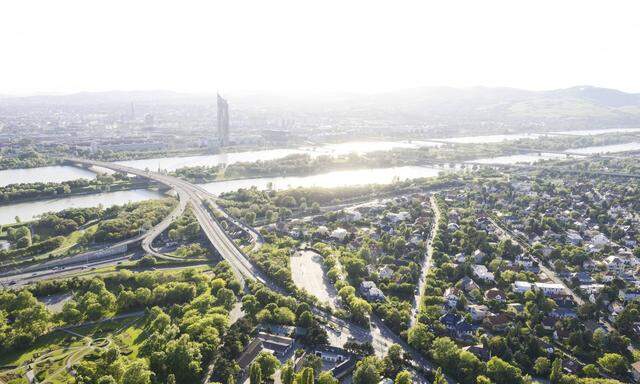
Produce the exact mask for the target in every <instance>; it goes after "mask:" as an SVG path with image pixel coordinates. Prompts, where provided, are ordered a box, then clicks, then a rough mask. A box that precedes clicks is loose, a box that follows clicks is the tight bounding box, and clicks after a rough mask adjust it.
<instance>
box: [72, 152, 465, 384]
mask: <svg viewBox="0 0 640 384" xmlns="http://www.w3.org/2000/svg"><path fill="white" fill-rule="evenodd" d="M65 161H66V162H68V163H71V164H77V165H83V166H97V167H102V168H106V169H110V170H113V171H116V172H122V173H127V174H132V175H136V176H140V177H145V178H149V179H152V180H154V181H156V182H158V183H160V184H163V185H165V186H167V187H168V188H171V189H173V190H175V191H176V193H177V195H178V198H179V199H180V207H182V209H185V208H186V207H187V206H190V207H191V209H192V211H193V213H194V215H195V217H196V218H197V219H198V222H199V223H200V226H201V227H202V230H203V232H204V233H205V235H206V236H207V238H208V239H209V241H210V242H211V244H213V246H214V247H215V248H216V250H217V251H218V253H219V254H220V256H221V257H222V258H223V259H224V260H226V261H227V262H228V263H229V265H231V268H232V269H233V270H234V272H235V274H236V276H237V277H238V278H239V279H240V280H241V282H242V283H244V282H245V279H253V280H256V281H258V282H260V283H262V284H264V285H265V286H267V287H268V288H270V289H272V290H274V291H276V292H279V293H281V294H284V295H287V296H289V295H290V293H289V292H287V291H285V290H284V289H283V288H282V287H281V286H280V284H278V282H275V281H272V279H271V278H269V277H268V276H266V275H265V274H264V273H263V272H262V271H261V270H259V269H258V268H256V267H255V266H254V265H253V264H252V263H251V262H250V261H249V260H248V259H247V257H246V256H245V255H244V254H243V253H242V251H241V250H240V248H239V247H238V246H237V245H236V244H235V243H234V242H233V240H232V239H230V238H229V236H228V235H227V233H226V232H225V231H224V230H223V229H222V227H221V226H220V223H219V222H218V220H217V219H216V218H215V217H214V216H213V215H212V214H211V212H210V211H209V209H208V207H207V206H206V205H205V204H207V203H210V204H215V203H213V202H210V199H211V195H210V194H209V193H208V192H207V191H206V190H204V189H203V188H201V187H199V186H196V185H193V184H191V183H189V182H186V181H184V180H181V179H179V178H176V177H173V176H168V175H163V174H161V173H157V172H149V171H144V170H140V169H137V168H132V167H128V166H124V165H120V164H115V163H108V162H102V161H95V160H86V159H77V158H69V159H65ZM183 204H184V206H183ZM180 207H179V208H180ZM214 207H215V205H214ZM175 213H177V211H174V213H172V214H171V215H170V216H169V217H168V218H167V219H166V220H163V222H162V223H161V224H160V225H158V226H156V227H155V228H154V229H153V230H151V231H150V232H149V233H147V234H146V235H147V236H146V239H145V240H146V242H145V243H146V244H148V245H147V246H148V247H150V245H151V242H152V241H153V238H155V237H157V236H158V235H159V234H160V233H161V232H162V230H164V229H162V228H163V227H164V228H165V229H166V227H168V225H169V224H170V223H171V221H172V220H174V219H175V218H176V217H177V216H175V215H174V214H175ZM231 220H233V219H231ZM233 221H234V223H236V224H237V225H240V226H244V225H243V224H242V223H238V222H237V221H235V220H233ZM244 227H245V228H247V226H244ZM161 229H162V230H161ZM250 230H251V231H253V232H255V231H254V230H253V229H250ZM244 285H245V287H246V284H244ZM313 312H314V313H315V314H316V315H318V316H321V317H323V318H324V319H326V320H327V321H328V322H330V323H332V324H333V325H334V326H335V327H337V328H339V329H341V330H342V331H343V332H345V333H346V334H350V335H353V336H354V337H356V338H357V339H358V340H368V341H371V342H372V344H373V345H376V346H383V347H387V348H388V347H389V346H390V345H391V344H399V345H401V346H402V347H403V349H404V350H405V352H406V353H407V354H408V355H409V356H411V358H412V359H413V361H414V362H415V363H417V364H419V365H421V366H422V367H424V368H426V369H435V368H436V367H435V366H434V365H433V364H432V363H431V362H430V361H428V360H427V359H426V358H425V357H424V356H423V355H422V354H421V353H419V352H418V351H416V350H414V349H413V348H411V347H410V346H408V345H407V343H406V342H405V341H404V340H402V339H401V338H400V337H399V336H398V335H396V334H395V333H394V332H391V331H390V330H389V329H388V328H387V327H386V326H385V325H384V323H382V321H380V320H379V319H377V317H376V316H372V323H373V324H372V329H371V330H367V329H365V328H363V327H361V326H359V325H357V324H355V323H352V322H350V321H345V320H343V319H340V318H337V317H335V316H333V315H332V314H330V313H327V312H326V311H325V310H323V309H320V308H317V307H314V308H313ZM447 380H448V381H449V382H450V383H453V382H455V381H454V380H452V379H451V378H447Z"/></svg>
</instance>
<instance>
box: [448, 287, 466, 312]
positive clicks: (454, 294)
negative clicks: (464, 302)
mask: <svg viewBox="0 0 640 384" xmlns="http://www.w3.org/2000/svg"><path fill="white" fill-rule="evenodd" d="M462 296H463V293H462V291H460V290H459V289H458V288H455V287H450V288H447V290H446V291H444V299H445V301H446V303H447V305H448V306H449V307H450V308H455V307H456V306H457V305H458V302H460V297H462Z"/></svg>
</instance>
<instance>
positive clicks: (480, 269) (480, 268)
mask: <svg viewBox="0 0 640 384" xmlns="http://www.w3.org/2000/svg"><path fill="white" fill-rule="evenodd" d="M471 269H472V270H473V275H474V276H475V277H477V278H478V279H480V280H482V281H484V282H493V281H494V276H493V272H489V270H488V269H487V267H486V266H484V265H482V264H476V265H474V266H473V267H471Z"/></svg>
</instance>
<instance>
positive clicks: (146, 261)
mask: <svg viewBox="0 0 640 384" xmlns="http://www.w3.org/2000/svg"><path fill="white" fill-rule="evenodd" d="M155 265H156V259H155V257H153V256H151V255H144V256H142V258H141V259H140V260H138V266H139V267H142V268H150V267H153V266H155Z"/></svg>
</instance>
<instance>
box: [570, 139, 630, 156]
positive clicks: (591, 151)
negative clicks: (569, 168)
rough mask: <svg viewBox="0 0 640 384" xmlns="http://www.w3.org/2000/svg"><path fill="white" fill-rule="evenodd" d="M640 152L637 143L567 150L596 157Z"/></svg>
mask: <svg viewBox="0 0 640 384" xmlns="http://www.w3.org/2000/svg"><path fill="white" fill-rule="evenodd" d="M630 151H640V143H639V142H637V141H634V142H631V143H622V144H611V145H599V146H594V147H584V148H576V149H567V150H566V151H565V152H567V153H575V154H579V155H596V154H605V153H620V152H630Z"/></svg>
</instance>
